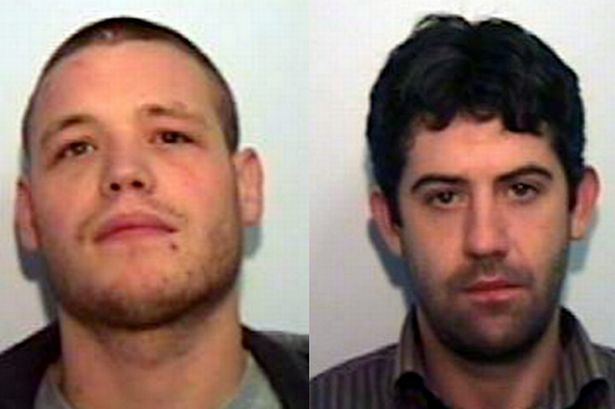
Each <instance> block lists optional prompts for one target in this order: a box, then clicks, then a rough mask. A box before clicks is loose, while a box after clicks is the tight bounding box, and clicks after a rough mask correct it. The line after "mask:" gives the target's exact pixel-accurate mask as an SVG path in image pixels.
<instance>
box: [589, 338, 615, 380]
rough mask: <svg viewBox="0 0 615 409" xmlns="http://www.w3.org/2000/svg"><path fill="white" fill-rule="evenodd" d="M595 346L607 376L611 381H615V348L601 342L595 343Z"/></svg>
mask: <svg viewBox="0 0 615 409" xmlns="http://www.w3.org/2000/svg"><path fill="white" fill-rule="evenodd" d="M593 347H594V351H596V354H597V356H598V360H599V362H600V363H601V364H602V365H603V369H604V371H605V374H606V376H607V378H608V379H609V381H611V382H615V349H614V348H611V347H608V346H604V345H599V344H593Z"/></svg>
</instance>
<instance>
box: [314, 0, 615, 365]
mask: <svg viewBox="0 0 615 409" xmlns="http://www.w3.org/2000/svg"><path fill="white" fill-rule="evenodd" d="M436 11H447V12H455V13H462V14H464V15H465V16H466V17H469V18H471V19H476V18H481V17H485V16H492V15H495V16H499V17H505V18H508V19H510V20H513V21H516V22H518V23H520V24H521V25H523V26H525V27H526V28H527V29H529V30H531V31H533V32H535V33H536V34H537V35H538V36H539V37H541V38H542V39H543V40H544V41H546V42H547V43H548V44H549V45H550V46H552V47H553V48H554V49H555V50H556V51H557V52H558V53H559V54H560V56H562V57H563V59H564V60H565V61H567V62H568V64H570V65H571V66H572V67H573V68H574V69H575V70H576V72H577V73H578V74H579V76H580V79H581V87H582V93H583V96H584V99H585V104H586V111H587V115H586V120H587V128H586V130H587V137H588V148H587V159H588V162H590V163H592V164H594V165H595V166H596V167H597V168H598V171H599V172H600V175H601V179H602V183H603V192H602V198H601V200H600V214H599V220H598V222H597V224H596V227H595V230H594V232H593V235H592V237H591V245H589V246H588V245H587V244H588V243H587V242H585V243H580V245H576V246H575V248H574V249H573V251H572V254H573V256H572V262H571V270H572V271H571V272H570V273H569V278H568V284H567V288H566V290H565V294H564V303H565V304H566V305H568V306H570V307H571V308H572V309H573V310H574V311H575V312H576V314H577V315H578V316H580V318H581V319H582V321H583V322H584V324H585V325H586V326H587V327H588V329H589V332H590V334H591V335H592V336H593V338H594V340H595V341H598V342H602V343H606V344H610V345H615V327H614V326H613V325H612V321H613V319H614V318H615V306H614V303H613V302H614V300H615V271H614V269H613V254H614V250H615V243H613V240H612V237H614V234H615V211H613V208H614V207H615V198H614V197H613V195H612V191H613V189H612V186H615V166H614V165H613V163H612V162H613V153H614V151H615V149H614V148H615V139H614V138H615V121H614V114H613V111H614V107H615V57H614V56H615V29H614V26H613V21H615V3H613V2H611V1H607V0H590V1H583V2H578V1H566V0H564V1H562V0H559V1H557V0H538V1H537V0H516V1H469V0H468V1H461V0H460V1H450V0H449V1H437V0H430V1H420V0H412V1H407V0H398V1H393V0H381V1H360V0H335V1H331V0H311V1H310V22H311V25H310V100H309V104H310V118H311V128H310V155H311V161H310V173H309V178H310V182H311V185H310V270H311V275H310V284H311V294H310V299H311V307H310V322H311V326H310V329H311V331H310V332H311V353H312V354H311V367H310V372H311V373H312V374H316V373H318V372H320V371H321V370H323V369H325V368H327V367H329V366H331V365H333V364H335V363H338V362H340V361H341V360H343V359H346V358H349V357H351V356H353V355H356V354H359V353H362V352H366V351H368V350H370V349H373V348H375V347H377V346H380V345H384V344H387V343H390V342H393V341H395V340H396V339H397V337H398V333H399V330H400V327H401V323H402V319H403V316H404V314H405V312H406V306H405V301H404V296H403V294H402V291H401V290H400V288H399V286H398V284H396V283H397V282H398V281H399V280H400V278H401V277H403V274H399V271H400V268H399V265H397V264H395V263H394V261H392V260H390V259H385V261H386V263H388V264H390V265H392V266H393V267H394V270H395V271H396V272H397V275H395V276H394V278H389V276H388V275H387V274H386V273H385V272H384V271H385V270H384V269H383V263H382V261H381V259H380V257H379V256H378V253H377V251H376V249H375V247H374V241H373V240H372V239H370V232H369V224H368V222H369V212H368V201H367V199H368V192H369V185H368V177H367V176H366V172H365V168H366V167H365V143H364V141H365V136H364V134H365V117H366V113H367V100H368V93H369V90H370V88H371V85H372V84H373V82H374V80H375V78H376V74H377V73H378V71H379V70H380V68H381V67H382V65H383V63H384V61H385V59H386V56H387V54H388V52H389V51H390V50H391V49H392V48H393V47H394V46H395V45H397V44H398V43H400V42H401V41H402V40H403V39H405V38H406V36H407V35H408V34H409V33H410V31H411V28H412V26H413V25H414V23H415V22H416V21H417V20H418V19H419V18H420V17H422V16H423V15H424V14H426V13H428V12H436ZM372 237H373V236H372ZM402 281H403V280H402Z"/></svg>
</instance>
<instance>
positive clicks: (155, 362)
mask: <svg viewBox="0 0 615 409" xmlns="http://www.w3.org/2000/svg"><path fill="white" fill-rule="evenodd" d="M194 318H195V317H191V319H190V320H189V322H182V323H178V324H170V325H167V326H165V327H161V328H155V329H148V330H142V331H136V330H135V331H127V330H118V329H112V328H101V327H100V326H97V327H96V328H93V327H92V326H89V325H87V324H84V323H82V322H80V321H79V320H77V319H74V318H73V317H72V316H70V315H69V314H67V313H66V312H65V311H61V312H60V328H61V333H62V351H63V352H62V359H61V362H60V364H59V365H58V372H59V373H60V376H59V377H60V385H61V388H62V390H63V393H64V395H65V397H66V398H67V399H68V401H69V402H71V403H72V404H73V405H74V406H75V407H83V408H89V409H115V408H125V409H131V408H144V407H164V408H186V409H191V408H199V409H203V408H218V407H221V406H222V405H224V404H225V403H227V402H229V401H230V400H231V399H232V398H233V397H234V396H235V394H236V393H237V390H238V388H239V385H240V382H241V379H242V375H243V372H244V369H245V365H246V352H245V351H244V350H243V348H242V345H241V326H240V324H239V313H238V301H237V294H236V292H235V291H233V292H232V293H231V294H230V295H229V296H228V297H227V298H226V299H224V300H223V301H222V302H221V303H220V304H218V305H217V306H216V308H215V309H214V310H208V311H206V312H203V316H201V317H200V318H201V319H194ZM197 318H198V317H197Z"/></svg>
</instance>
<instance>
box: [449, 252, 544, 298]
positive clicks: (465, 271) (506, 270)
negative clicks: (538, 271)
mask: <svg viewBox="0 0 615 409" xmlns="http://www.w3.org/2000/svg"><path fill="white" fill-rule="evenodd" d="M494 279H498V280H503V281H506V282H508V283H510V284H511V285H514V286H521V287H530V286H531V285H532V284H533V283H534V275H533V274H531V273H530V271H528V270H527V269H525V268H522V267H519V266H515V265H511V264H510V263H507V262H505V261H503V260H501V259H496V258H483V259H478V260H474V261H472V262H470V263H469V264H466V265H464V266H461V267H459V268H458V269H457V270H456V271H455V274H453V275H452V277H451V279H450V280H449V283H448V284H449V288H451V289H452V290H454V291H464V290H465V289H467V288H469V287H472V286H473V285H475V284H476V283H477V282H479V281H483V280H494Z"/></svg>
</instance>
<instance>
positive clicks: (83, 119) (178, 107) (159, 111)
mask: <svg viewBox="0 0 615 409" xmlns="http://www.w3.org/2000/svg"><path fill="white" fill-rule="evenodd" d="M138 111H139V113H140V114H142V115H145V116H146V117H163V118H164V117H169V118H175V119H182V120H188V121H192V122H197V123H199V124H201V125H203V126H205V127H206V128H209V127H210V124H209V122H208V121H206V120H205V118H203V117H202V116H200V115H198V114H196V113H193V112H190V111H188V110H187V109H186V108H185V107H184V106H183V104H182V103H173V104H170V105H168V106H166V105H162V104H145V105H143V106H142V107H140V108H139V109H138ZM97 122H98V121H97V119H96V117H94V116H93V115H90V114H86V113H75V114H70V115H67V116H65V117H61V118H60V119H58V120H55V121H53V122H52V123H51V124H50V125H49V126H48V127H47V129H45V131H44V132H43V136H42V137H41V147H45V146H46V145H47V144H48V143H49V140H50V139H51V138H52V137H53V136H54V135H56V134H58V133H60V132H62V131H64V130H66V129H69V128H72V127H74V126H80V125H90V124H94V123H97Z"/></svg>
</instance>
